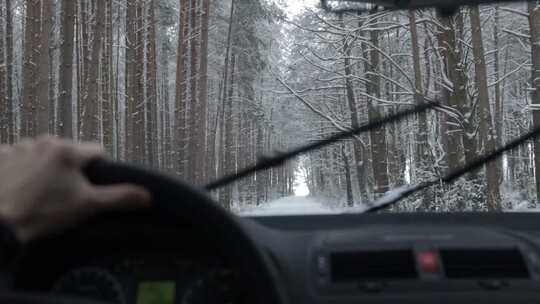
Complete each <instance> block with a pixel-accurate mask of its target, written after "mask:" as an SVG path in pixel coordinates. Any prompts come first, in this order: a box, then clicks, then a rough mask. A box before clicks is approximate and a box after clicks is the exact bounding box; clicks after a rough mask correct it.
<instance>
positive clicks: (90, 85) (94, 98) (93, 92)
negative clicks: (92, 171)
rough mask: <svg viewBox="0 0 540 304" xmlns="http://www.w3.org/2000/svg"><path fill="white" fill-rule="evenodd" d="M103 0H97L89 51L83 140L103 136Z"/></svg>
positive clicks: (83, 111) (95, 140)
mask: <svg viewBox="0 0 540 304" xmlns="http://www.w3.org/2000/svg"><path fill="white" fill-rule="evenodd" d="M101 1H103V0H97V2H96V9H97V10H96V24H95V27H94V31H93V34H92V48H91V51H90V52H89V56H91V57H90V58H91V59H90V60H89V66H88V69H87V70H88V73H87V74H86V77H87V79H86V81H85V82H86V86H85V87H86V90H87V91H86V93H85V94H84V97H83V100H82V104H81V106H82V111H81V114H82V117H81V118H82V120H83V125H82V130H81V131H82V132H81V139H82V140H83V141H94V142H97V141H100V139H101V136H100V134H99V129H100V128H99V125H100V116H101V115H99V112H98V109H99V108H100V102H101V100H100V96H99V87H98V84H99V82H100V81H99V79H98V78H99V66H100V65H99V59H100V56H101V50H102V42H103V34H104V21H105V5H103V3H101V5H99V3H100V2H101Z"/></svg>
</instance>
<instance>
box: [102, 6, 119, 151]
mask: <svg viewBox="0 0 540 304" xmlns="http://www.w3.org/2000/svg"><path fill="white" fill-rule="evenodd" d="M104 2H105V4H104V5H105V10H106V11H105V33H104V35H103V36H104V37H105V39H104V41H103V44H102V47H103V51H102V56H101V57H102V67H101V88H102V89H101V92H102V96H101V125H102V130H103V147H104V148H105V152H106V153H107V155H109V156H110V157H113V158H115V157H116V155H115V153H114V151H115V149H114V132H115V131H116V133H118V130H117V126H115V119H114V117H115V115H116V112H117V111H116V107H115V105H116V102H115V100H114V98H113V52H112V48H113V28H112V26H113V10H112V9H113V7H112V3H113V1H112V0H104Z"/></svg>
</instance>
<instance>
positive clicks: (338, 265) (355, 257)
mask: <svg viewBox="0 0 540 304" xmlns="http://www.w3.org/2000/svg"><path fill="white" fill-rule="evenodd" d="M330 269H331V274H332V280H333V281H334V282H348V281H367V280H382V279H415V278H417V277H418V273H417V271H416V266H415V262H414V254H413V252H412V250H384V251H347V252H334V253H331V254H330Z"/></svg>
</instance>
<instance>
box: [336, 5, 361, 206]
mask: <svg viewBox="0 0 540 304" xmlns="http://www.w3.org/2000/svg"><path fill="white" fill-rule="evenodd" d="M339 18H340V21H341V25H342V27H345V25H344V23H343V16H342V15H340V17H339ZM343 55H344V56H343V58H344V60H343V64H344V65H345V91H346V93H347V104H348V106H349V115H350V119H351V127H352V128H353V129H356V128H358V127H359V126H360V123H359V120H358V109H357V105H356V99H355V96H354V88H353V84H352V81H351V78H352V76H353V75H352V68H351V60H350V58H351V47H350V45H349V41H348V40H347V39H344V41H343ZM363 150H364V147H363V145H362V142H360V139H359V138H354V139H353V151H354V164H355V166H354V168H355V169H356V176H357V181H358V189H359V191H360V197H361V201H362V202H364V201H367V189H366V186H367V185H366V180H367V178H366V176H365V174H364V173H365V172H366V170H365V168H364V164H365V162H364V159H363V158H362V156H363V154H364V153H362V151H363Z"/></svg>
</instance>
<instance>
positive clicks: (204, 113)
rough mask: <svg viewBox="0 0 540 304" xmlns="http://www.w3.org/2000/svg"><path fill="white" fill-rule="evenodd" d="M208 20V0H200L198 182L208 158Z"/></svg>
mask: <svg viewBox="0 0 540 304" xmlns="http://www.w3.org/2000/svg"><path fill="white" fill-rule="evenodd" d="M209 20H210V0H202V11H201V38H200V41H201V45H200V58H201V60H200V63H199V100H198V101H199V105H200V106H199V112H200V113H199V114H200V117H199V126H200V130H201V132H200V134H199V136H198V137H197V140H198V146H199V147H198V149H199V151H198V153H197V159H196V161H197V168H198V170H199V171H200V175H199V178H200V179H199V181H198V182H199V184H204V183H205V182H206V181H207V176H206V173H207V171H208V170H207V169H206V166H205V165H206V163H207V162H206V160H207V159H209V157H210V155H209V154H208V147H207V146H206V138H207V129H208V126H207V120H208V24H209Z"/></svg>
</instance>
